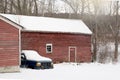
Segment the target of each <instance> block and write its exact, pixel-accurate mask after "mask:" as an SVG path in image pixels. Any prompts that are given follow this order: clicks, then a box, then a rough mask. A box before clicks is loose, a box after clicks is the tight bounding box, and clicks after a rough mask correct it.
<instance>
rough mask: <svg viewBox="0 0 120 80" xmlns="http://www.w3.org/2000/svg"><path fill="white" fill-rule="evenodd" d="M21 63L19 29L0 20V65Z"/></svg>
mask: <svg viewBox="0 0 120 80" xmlns="http://www.w3.org/2000/svg"><path fill="white" fill-rule="evenodd" d="M18 65H19V29H17V28H15V27H14V26H12V25H10V24H8V23H7V22H5V21H3V20H0V67H6V66H18Z"/></svg>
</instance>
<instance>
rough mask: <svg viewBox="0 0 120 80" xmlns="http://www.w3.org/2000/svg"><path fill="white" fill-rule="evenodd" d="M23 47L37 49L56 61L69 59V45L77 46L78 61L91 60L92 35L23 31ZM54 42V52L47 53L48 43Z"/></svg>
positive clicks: (41, 53)
mask: <svg viewBox="0 0 120 80" xmlns="http://www.w3.org/2000/svg"><path fill="white" fill-rule="evenodd" d="M21 36H22V49H28V50H36V51H38V52H39V53H40V55H42V56H46V57H50V58H52V59H53V61H54V62H65V61H69V57H68V56H69V55H68V54H69V47H70V46H74V47H76V61H77V62H90V61H91V35H85V34H74V33H52V32H27V31H22V35H21ZM47 43H52V45H53V52H52V53H50V54H48V53H46V44H47Z"/></svg>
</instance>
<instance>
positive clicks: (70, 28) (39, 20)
mask: <svg viewBox="0 0 120 80" xmlns="http://www.w3.org/2000/svg"><path fill="white" fill-rule="evenodd" d="M0 15H2V16H4V17H6V18H8V19H10V20H12V21H14V22H15V23H17V24H19V25H21V26H23V27H24V30H29V31H49V32H70V33H83V34H92V32H91V31H90V29H89V28H88V27H87V26H86V25H85V24H84V23H83V21H81V20H70V19H58V18H48V17H35V16H22V15H11V14H0Z"/></svg>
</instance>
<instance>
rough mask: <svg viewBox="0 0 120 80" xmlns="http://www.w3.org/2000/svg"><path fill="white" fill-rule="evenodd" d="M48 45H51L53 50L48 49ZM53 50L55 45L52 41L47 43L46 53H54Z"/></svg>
mask: <svg viewBox="0 0 120 80" xmlns="http://www.w3.org/2000/svg"><path fill="white" fill-rule="evenodd" d="M48 46H50V47H51V51H49V50H48ZM52 52H53V45H52V44H51V43H47V44H46V53H52Z"/></svg>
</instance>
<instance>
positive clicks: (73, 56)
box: [69, 47, 76, 62]
mask: <svg viewBox="0 0 120 80" xmlns="http://www.w3.org/2000/svg"><path fill="white" fill-rule="evenodd" d="M69 62H76V47H69Z"/></svg>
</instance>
